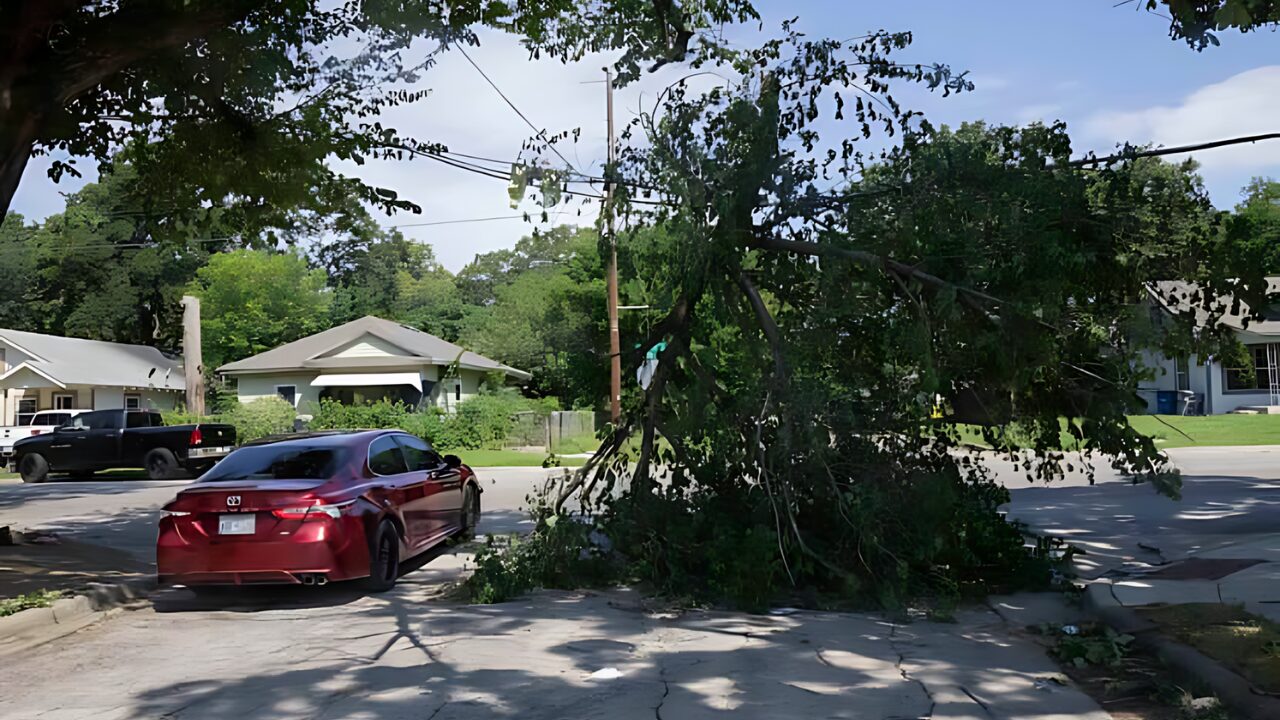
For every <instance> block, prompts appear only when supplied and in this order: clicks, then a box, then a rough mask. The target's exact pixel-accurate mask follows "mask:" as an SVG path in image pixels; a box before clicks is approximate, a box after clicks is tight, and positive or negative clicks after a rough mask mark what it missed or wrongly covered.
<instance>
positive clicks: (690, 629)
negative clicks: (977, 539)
mask: <svg viewBox="0 0 1280 720" xmlns="http://www.w3.org/2000/svg"><path fill="white" fill-rule="evenodd" d="M440 579H441V578H435V579H433V578H427V577H419V576H417V574H414V575H410V576H407V577H406V580H407V581H408V582H404V583H403V584H402V585H401V586H398V587H397V588H396V590H395V591H393V592H392V593H388V594H385V595H380V596H372V597H358V598H352V597H348V596H346V595H343V594H342V589H341V588H335V589H332V590H330V589H329V588H324V589H323V591H321V592H313V593H306V594H302V593H296V592H295V593H288V592H281V593H280V596H281V597H282V598H284V599H286V600H287V598H297V599H298V601H299V603H298V604H296V605H295V604H291V603H288V602H287V601H286V602H282V603H275V604H272V605H270V606H269V607H267V608H264V609H260V610H258V609H253V608H250V607H243V606H239V605H236V606H232V607H228V608H225V609H216V608H208V609H205V610H195V609H178V608H176V607H165V604H164V603H161V602H160V600H159V599H157V602H156V606H155V608H154V609H152V608H142V609H139V610H137V611H134V612H129V613H124V614H122V615H120V616H118V617H117V618H115V619H113V620H112V621H111V622H109V623H102V624H100V625H97V626H95V627H93V628H90V629H88V630H85V631H82V632H80V633H78V634H77V635H76V636H75V637H74V638H66V639H64V640H62V641H58V642H56V643H52V644H49V645H46V646H43V647H42V648H39V649H38V655H36V654H32V655H30V656H26V657H22V656H19V657H14V658H12V660H11V661H10V662H9V666H10V668H11V669H10V671H9V674H8V675H7V676H6V681H7V682H8V687H10V688H12V689H13V691H12V692H6V693H4V695H3V697H0V716H6V717H7V716H8V715H9V714H17V715H22V716H27V717H31V716H35V715H41V717H53V718H65V719H70V718H87V717H93V718H95V720H112V719H117V718H118V719H120V720H123V719H124V718H135V717H166V716H169V715H170V714H173V715H176V714H178V713H181V716H182V717H183V718H187V719H190V720H198V719H199V718H227V717H235V718H240V719H241V720H252V719H253V718H271V720H290V719H293V718H299V719H300V718H315V717H321V716H323V717H361V718H371V719H373V718H376V719H377V720H393V719H399V718H406V719H407V718H418V719H419V720H420V719H421V718H425V717H432V718H435V720H468V719H476V720H478V719H480V718H493V717H525V718H557V719H559V718H565V719H570V718H572V719H588V718H592V719H599V720H605V719H606V718H608V719H609V720H633V719H634V720H652V719H653V718H659V719H664V718H665V719H666V720H672V719H675V718H678V719H680V720H699V719H701V718H719V717H734V718H746V719H751V718H760V719H761V720H765V719H768V720H775V719H789V718H795V719H797V720H799V719H801V718H804V719H808V718H850V719H852V718H859V719H867V720H891V719H893V720H905V719H912V720H914V719H915V718H931V719H932V720H1025V719H1027V718H1035V719H1036V720H1108V718H1109V716H1108V715H1107V714H1106V713H1104V712H1103V711H1102V710H1100V709H1099V707H1098V705H1097V704H1096V703H1095V702H1094V701H1093V700H1091V699H1090V698H1088V697H1087V696H1085V695H1084V694H1083V693H1081V692H1080V691H1078V690H1077V689H1075V688H1074V687H1073V686H1071V685H1069V684H1067V685H1063V684H1061V678H1062V675H1061V672H1060V671H1059V669H1058V667H1057V666H1056V665H1055V664H1054V663H1053V662H1052V661H1051V660H1050V659H1049V658H1048V657H1047V656H1046V655H1045V653H1044V651H1043V650H1042V649H1041V647H1040V646H1039V645H1037V644H1036V643H1035V642H1033V641H1031V640H1029V639H1026V638H1023V637H1021V636H1020V635H1019V634H1018V633H1016V632H1011V631H1010V627H1011V625H1013V624H1014V623H1023V622H1027V621H1030V620H1032V618H1030V617H1022V615H1024V614H1025V613H1026V612H1028V607H1029V606H1030V605H1032V604H1033V603H1032V602H1027V601H1024V599H1023V598H1006V599H1003V600H1001V601H1000V604H999V605H996V606H995V607H996V610H999V611H1001V612H1010V613H1012V614H1013V615H1012V617H1011V618H1010V619H1009V620H1008V621H1006V620H1005V619H1003V618H1002V616H1001V615H998V614H997V612H996V611H995V610H989V609H985V608H976V609H966V610H963V611H961V612H959V613H957V616H956V622H955V623H933V622H915V623H910V624H902V623H896V622H891V621H889V620H886V619H884V618H882V617H878V616H874V615H864V614H852V613H824V612H788V613H787V614H784V615H745V614H741V613H727V612H711V611H687V612H679V611H675V612H673V611H668V610H667V609H665V608H662V607H654V606H651V605H650V604H649V601H646V600H645V599H643V598H641V597H639V595H638V594H637V593H635V592H629V591H625V590H618V591H611V592H602V593H569V592H540V593H534V594H533V595H530V596H529V597H527V598H523V599H521V600H518V601H515V602H511V603H505V604H501V605H488V606H466V605H456V604H452V603H448V602H441V601H439V599H438V597H439V596H438V595H435V596H433V595H432V593H433V592H434V591H435V589H437V586H438V582H439V580H440ZM433 597H435V598H436V599H433ZM325 598H329V599H330V603H329V604H326V603H324V602H323V601H324V600H325ZM317 602H319V603H322V604H321V605H320V606H318V607H317V606H316V605H315V604H314V603H317ZM304 617H305V619H306V621H305V622H304V623H303V624H302V625H301V626H300V625H299V622H298V621H299V619H300V618H304ZM175 622H180V623H181V626H182V628H183V631H182V632H161V631H160V630H161V629H163V628H170V627H172V626H173V624H174V623H175ZM232 623H234V625H232ZM245 626H251V627H252V630H251V631H244V632H233V631H229V628H231V627H245ZM300 627H302V628H304V629H303V630H299V628H300ZM34 652H37V651H33V653H34ZM118 658H128V662H127V663H122V662H113V661H110V660H109V659H118ZM174 658H182V659H183V661H182V662H181V663H174V661H173V659H174ZM83 667H94V668H95V670H94V672H93V673H91V674H90V675H88V676H86V675H85V674H84V673H83V672H81V671H79V670H78V668H83ZM42 713H49V714H48V715H43V714H42Z"/></svg>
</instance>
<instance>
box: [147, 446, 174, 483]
mask: <svg viewBox="0 0 1280 720" xmlns="http://www.w3.org/2000/svg"><path fill="white" fill-rule="evenodd" d="M142 466H143V467H145V468H146V469H147V477H149V478H151V479H152V480H169V479H171V478H174V477H176V476H177V474H178V458H176V457H174V455H173V453H172V452H170V451H169V450H168V449H166V448H156V449H155V450H152V451H151V452H149V453H147V456H146V457H144V458H143V459H142Z"/></svg>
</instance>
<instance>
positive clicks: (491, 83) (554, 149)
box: [454, 44, 581, 174]
mask: <svg viewBox="0 0 1280 720" xmlns="http://www.w3.org/2000/svg"><path fill="white" fill-rule="evenodd" d="M454 47H456V48H457V49H458V52H460V53H462V57H464V58H466V59H467V62H469V63H471V67H473V68H475V69H476V72H478V73H480V77H482V78H484V80H485V82H487V83H489V87H491V88H493V90H494V92H496V93H498V97H500V98H502V99H503V101H504V102H506V103H507V105H508V106H510V107H511V109H512V110H515V111H516V115H519V116H520V119H521V120H524V123H525V125H528V126H529V129H531V130H533V131H534V132H535V133H536V134H537V136H538V137H540V138H542V141H543V142H545V143H546V144H547V147H549V148H551V152H553V153H555V154H556V155H557V156H559V158H560V159H561V160H563V161H564V164H565V165H568V166H569V169H570V170H573V171H574V172H578V169H577V168H575V167H574V166H573V163H571V162H569V158H567V157H565V156H564V153H562V152H560V149H559V148H557V147H556V146H555V144H554V143H552V142H551V141H550V140H548V139H547V134H546V131H544V130H539V129H538V127H537V126H536V125H534V124H533V121H531V120H529V118H528V116H526V115H525V114H524V113H522V112H520V108H518V107H516V104H515V103H513V102H511V99H510V98H508V97H507V95H506V93H504V92H502V88H500V87H498V84H497V83H495V82H494V81H493V80H491V79H490V78H489V76H488V75H487V74H485V71H484V70H481V69H480V66H479V65H477V64H476V61H475V60H472V59H471V56H470V55H468V54H467V51H466V49H465V48H463V47H462V45H460V44H459V45H455V46H454ZM578 174H581V173H578Z"/></svg>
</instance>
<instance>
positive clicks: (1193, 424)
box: [959, 415, 1280, 448]
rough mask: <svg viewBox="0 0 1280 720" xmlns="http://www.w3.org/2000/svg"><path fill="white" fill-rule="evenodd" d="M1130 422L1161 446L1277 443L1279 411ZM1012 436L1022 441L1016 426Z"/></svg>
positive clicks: (975, 438) (1067, 440) (972, 431)
mask: <svg viewBox="0 0 1280 720" xmlns="http://www.w3.org/2000/svg"><path fill="white" fill-rule="evenodd" d="M1129 424H1131V425H1133V427H1134V429H1135V430H1137V431H1138V432H1140V433H1142V434H1143V435H1147V436H1149V437H1151V438H1152V439H1153V440H1155V442H1156V446H1157V447H1160V448H1180V447H1210V446H1221V445H1280V415H1207V416H1202V417H1201V416H1192V417H1184V416H1181V415H1130V416H1129ZM1064 425H1065V422H1064ZM959 431H960V439H961V441H962V442H965V443H968V444H971V445H977V446H980V447H986V446H987V443H986V442H984V441H983V439H982V433H981V432H980V431H979V430H978V428H975V427H972V426H967V425H961V426H959ZM1012 436H1013V437H1014V439H1015V440H1014V441H1015V443H1017V444H1022V443H1020V442H1018V439H1017V438H1018V434H1017V431H1016V430H1015V431H1012ZM1062 442H1063V443H1064V447H1071V443H1072V442H1073V438H1072V437H1071V436H1070V435H1067V434H1066V432H1065V431H1064V432H1063V434H1062Z"/></svg>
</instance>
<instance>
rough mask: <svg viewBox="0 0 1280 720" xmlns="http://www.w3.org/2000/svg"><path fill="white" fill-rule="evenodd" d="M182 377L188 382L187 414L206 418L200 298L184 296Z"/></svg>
mask: <svg viewBox="0 0 1280 720" xmlns="http://www.w3.org/2000/svg"><path fill="white" fill-rule="evenodd" d="M182 375H183V377H185V378H186V380H187V412H189V413H191V414H193V415H196V416H197V417H203V416H204V359H203V357H201V353H200V298H198V297H194V296H191V295H183V296H182Z"/></svg>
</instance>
